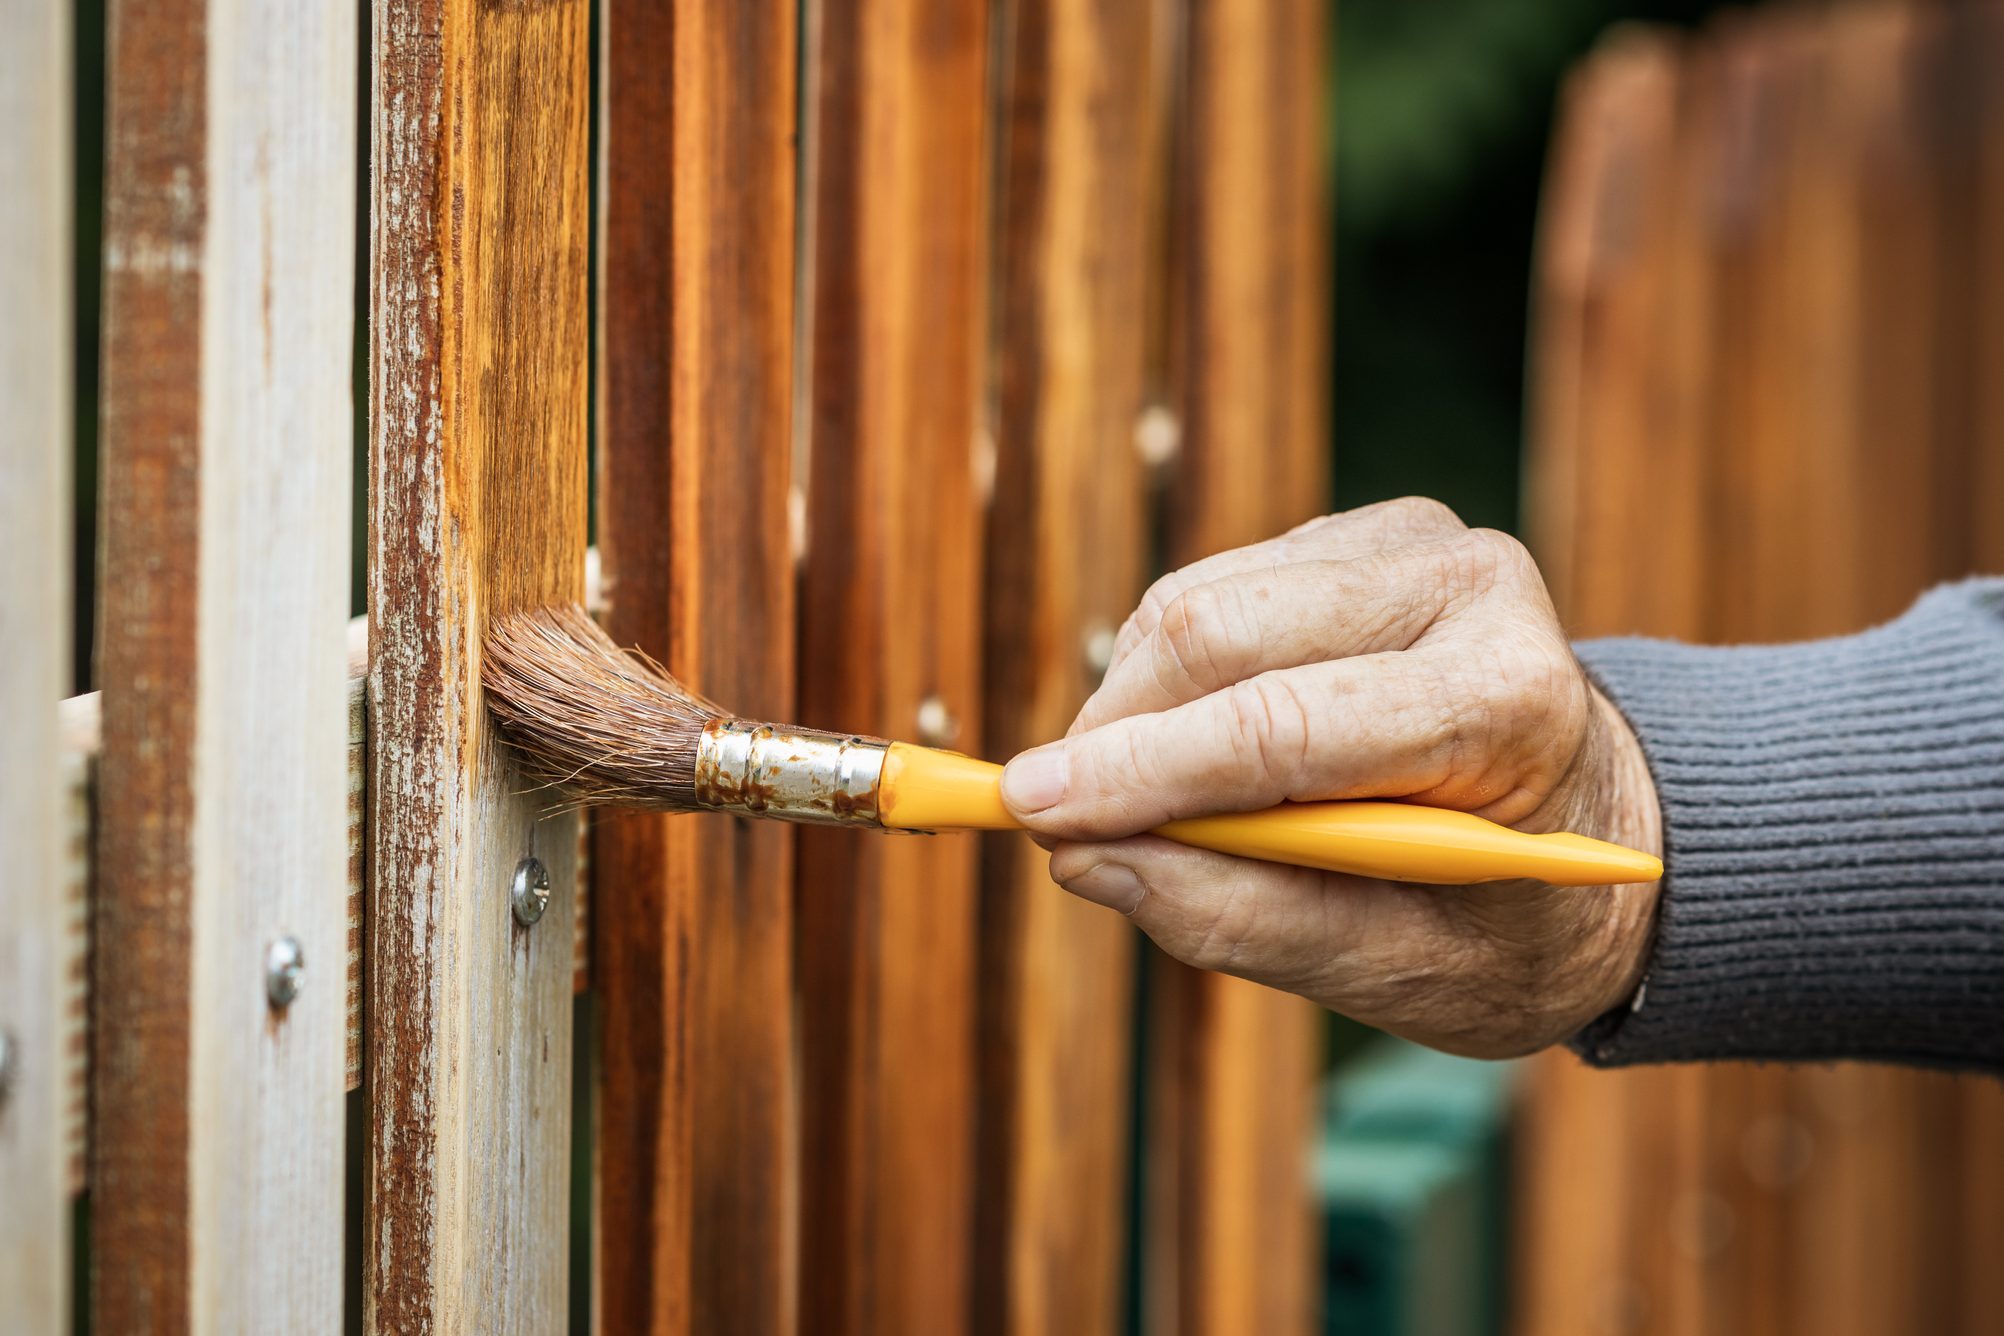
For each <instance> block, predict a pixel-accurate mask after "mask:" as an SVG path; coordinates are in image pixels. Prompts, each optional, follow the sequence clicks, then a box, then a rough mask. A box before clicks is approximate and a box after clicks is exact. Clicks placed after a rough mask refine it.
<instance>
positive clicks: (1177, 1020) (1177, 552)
mask: <svg viewBox="0 0 2004 1336" xmlns="http://www.w3.org/2000/svg"><path fill="white" fill-rule="evenodd" d="M1320 14H1321V7H1320V6H1319V5H1315V4H1312V3H1309V0H1267V2H1266V3H1261V4H1244V5H1237V6H1224V7H1213V6H1207V5H1197V4H1192V5H1190V6H1188V8H1187V12H1186V13H1185V14H1184V16H1183V21H1184V25H1185V26H1184V35H1183V49H1182V66H1181V69H1182V89H1183V108H1182V112H1181V121H1180V123H1179V125H1178V127H1177V130H1178V133H1179V135H1180V145H1179V148H1178V151H1177V162H1176V172H1177V176H1176V181H1175V194H1174V198H1173V202H1172V206H1171V217H1172V221H1173V226H1174V228H1175V235H1174V237H1173V239H1172V243H1171V254H1172V256H1173V257H1174V262H1173V264H1174V267H1173V270H1172V274H1171V280H1170V282H1171V291H1170V296H1169V310H1170V318H1171V326H1172V343H1171V374H1172V377H1173V380H1172V387H1171V392H1172V398H1173V399H1174V401H1175V402H1176V404H1177V406H1178V409H1179V416H1180V419H1181V422H1182V443H1183V444H1182V456H1181V458H1180V459H1179V460H1178V463H1177V474H1176V478H1175V482H1174V486H1173V490H1172V494H1171V498H1170V516H1169V523H1170V531H1169V535H1168V542H1167V551H1168V554H1169V562H1170V564H1171V565H1182V564H1185V563H1187V562H1190V561H1193V560H1196V559H1198V558H1200V557H1202V556H1204V555H1206V554H1208V553H1212V552H1217V551H1220V550H1222V549H1225V548H1230V547H1237V546H1241V545H1243V544H1246V543H1250V542H1256V541H1258V540H1259V539H1261V538H1265V537H1268V536H1270V535H1272V534H1274V533H1277V532H1279V531H1280V530H1282V529H1285V528H1286V527H1288V526H1289V525H1291V524H1294V523H1296V522H1299V521H1301V520H1303V519H1306V518H1308V517H1309V516H1310V515H1312V514H1314V513H1315V512H1316V511H1318V510H1320V509H1322V508H1323V507H1324V506H1325V504H1326V499H1327V495H1328V484H1327V468H1328V464H1327V459H1328V437H1327V430H1326V423H1327V416H1326V405H1325V403H1324V391H1323V389H1322V387H1323V385H1324V384H1325V383H1326V375H1327V358H1326V349H1327V344H1326V341H1325V338H1324V332H1323V329H1322V321H1323V319H1324V315H1323V314H1322V313H1323V312H1324V310H1325V308H1326V306H1327V302H1328V293H1327V290H1326V287H1325V278H1326V273H1327V270H1326V262H1325V260H1324V258H1323V248H1324V246H1325V245H1326V235H1327V228H1328V215H1327V212H1326V209H1325V207H1324V201H1323V198H1322V191H1321V188H1320V185H1319V182H1320V180H1321V168H1322V154H1321V148H1320V145H1321V142H1322V138H1321V135H1322V117H1323V115H1324V104H1323V99H1322V82H1321V77H1320V72H1321V68H1322V61H1323V57H1324V55H1325V53H1326V48H1325V45H1324V41H1323V37H1322V34H1321V31H1320V20H1319V17H1318V16H1319V15H1320ZM1157 964H1158V965H1159V969H1158V971H1157V973H1156V976H1155V979H1156V983H1157V985H1158V986H1157V990H1156V991H1157V1000H1158V1007H1157V1010H1156V1014H1155V1016H1154V1018H1153V1028H1152V1035H1151V1041H1152V1044H1153V1048H1152V1050H1151V1057H1150V1063H1151V1067H1152V1069H1153V1077H1152V1083H1153V1089H1152V1094H1151V1098H1152V1101H1153V1104H1152V1114H1151V1116H1152V1118H1153V1122H1152V1124H1151V1142H1152V1146H1151V1152H1150V1154H1151V1163H1150V1165H1149V1173H1150V1177H1151V1182H1150V1184H1149V1188H1148V1193H1149V1207H1148V1218H1149V1223H1150V1227H1151V1229H1152V1230H1153V1237H1152V1238H1151V1239H1150V1240H1149V1241H1148V1244H1147V1253H1146V1258H1147V1262H1146V1266H1147V1279H1148V1284H1149V1286H1150V1291H1149V1293H1148V1294H1147V1295H1146V1296H1145V1299H1144V1302H1145V1308H1146V1312H1147V1319H1148V1322H1149V1325H1150V1327H1151V1329H1152V1330H1155V1331H1161V1332H1173V1333H1179V1334H1182V1336H1189V1334H1191V1333H1205V1332H1224V1331H1275V1332H1278V1331H1294V1332H1304V1331H1307V1330H1308V1329H1309V1328H1310V1327H1311V1326H1313V1325H1314V1324H1315V1323H1316V1322H1317V1320H1318V1319H1317V1316H1316V1314H1317V1311H1318V1307H1317V1304H1318V1300H1317V1295H1316V1291H1315V1283H1314V1279H1315V1276H1316V1275H1317V1274H1318V1270H1317V1268H1316V1266H1315V1259H1314V1247H1313V1241H1314V1237H1315V1235H1314V1229H1313V1222H1312V1219H1311V1216H1310V1212H1309V1205H1308V1178H1307V1160H1308V1154H1309V1147H1310V1135H1311V1131H1310V1129H1311V1127H1312V1125H1313V1119H1312V1111H1313V1106H1314V1081H1315V1076H1316V1072H1317V1070H1318V1057H1319V1046H1318V1042H1317V1040H1318V1036H1319V1034H1320V1033H1321V1031H1320V1016H1319V1013H1318V1012H1317V1011H1316V1010H1315V1008H1314V1007H1312V1006H1311V1005H1310V1004H1309V1003H1307V1002H1304V1001H1302V1000H1301V999H1299V998H1293V997H1289V996H1287V995H1285V994H1281V993H1277V992H1273V991H1271V990H1266V989H1261V988H1259V987H1257V986H1255V985H1252V984H1249V983H1246V982H1244V981H1242V980H1237V979H1231V978H1226V977H1224V976H1222V975H1208V974H1198V973H1196V972H1193V971H1190V970H1188V969H1185V968H1182V967H1180V966H1176V965H1173V964H1171V963H1170V962H1168V961H1166V960H1162V961H1158V962H1157Z"/></svg>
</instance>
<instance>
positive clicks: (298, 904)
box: [91, 0, 355, 1331]
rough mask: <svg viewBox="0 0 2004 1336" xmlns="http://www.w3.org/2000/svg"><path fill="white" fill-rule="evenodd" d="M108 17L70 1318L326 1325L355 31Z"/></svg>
mask: <svg viewBox="0 0 2004 1336" xmlns="http://www.w3.org/2000/svg"><path fill="white" fill-rule="evenodd" d="M109 31H110V51H111V64H110V72H109V74H110V108H109V114H108V118H107V132H108V152H107V163H106V190H105V204H106V217H105V256H104V263H105V285H104V297H105V319H104V364H103V377H104V391H103V421H104V443H105V462H104V504H103V525H104V580H103V588H102V595H103V597H102V600H101V604H100V608H101V630H100V635H99V638H98V643H99V644H100V646H101V647H102V650H101V654H102V659H101V667H102V678H103V681H104V687H105V690H104V717H103V733H104V741H103V751H102V755H101V758H100V764H99V793H98V799H99V801H98V818H99V822H98V848H99V859H98V903H97V929H96V939H95V946H96V950H95V953H94V960H95V967H96V970H97V977H96V985H95V988H94V992H93V1005H94V1007H95V1010H96V1019H97V1021H98V1024H97V1027H96V1032H95V1037H94V1039H95V1060H94V1063H93V1068H92V1070H93V1077H94V1083H95V1095H94V1107H95V1110H96V1116H97V1119H98V1126H97V1132H98V1135H97V1136H96V1137H95V1138H93V1141H92V1169H91V1192H92V1199H93V1205H94V1208H95V1209H94V1213H93V1219H94V1237H93V1255H92V1265H93V1282H92V1293H93V1297H92V1310H93V1317H94V1320H95V1322H96V1323H97V1324H98V1325H99V1326H100V1327H102V1328H103V1329H106V1330H117V1331H124V1330H151V1331H182V1330H203V1331H206V1330H219V1329H235V1328H241V1327H248V1326H251V1325H254V1324H255V1323H256V1322H257V1321H259V1320H261V1319H262V1317H263V1316H264V1315H267V1314H269V1313H273V1312H287V1313H291V1314H294V1315H296V1318H297V1320H298V1321H299V1322H301V1323H302V1324H304V1325H305V1327H306V1328H308V1329H310V1330H321V1331H333V1330H336V1329H338V1326H339V1313H340V1304H341V1298H340V1295H341V1289H340V1251H341V1237H340V1217H341V1195H340V1194H341V1188H340V1174H341V1156H342V1099H341V1013H342V1001H343V999H342V995H341V988H340V986H339V970H338V964H337V962H339V961H340V960H341V959H342V956H343V943H342V914H341V908H340V905H341V902H340V889H339V888H340V886H341V883H342V862H343V859H342V830H343V826H344V822H343V818H342V796H341V788H342V769H343V767H342V761H341V756H342V743H343V725H342V700H343V688H342V672H341V668H340V664H341V657H342V656H341V638H342V628H343V626H344V623H345V619H346V603H347V580H348V525H347V518H346V516H347V509H348V507H347V497H348V492H349V463H348V459H349V449H350V442H351V439H352V438H351V435H350V422H351V404H350V393H351V392H350V384H349V378H348V375H347V372H346V367H347V363H348V357H349V350H350V348H351V347H352V346H353V345H352V319H353V317H352V307H351V302H352V292H353V287H352V284H351V281H350V279H351V270H350V267H349V257H350V256H351V255H352V253H353V248H352V243H351V233H350V231H349V227H348V222H347V220H348V219H350V218H352V217H353V207H354V161H355V156H354V154H355V143H354V130H353V127H354V100H353V99H354V79H353V71H354V55H355V49H354V42H355V27H354V24H353V21H352V16H351V15H350V14H349V13H348V12H347V11H345V10H344V9H343V8H342V7H341V6H340V5H338V4H335V3H331V0H329V2H326V3H305V4H297V5H287V6H283V7H258V6H239V5H236V4H230V3H222V2H221V0H217V2H215V3H203V2H202V0H172V2H170V3H161V4H138V3H119V4H114V5H113V6H112V9H111V12H110V15H109ZM280 936H291V937H293V938H295V939H297V940H298V942H299V943H300V945H301V947H302V948H303V951H304V956H305V961H306V964H307V973H306V978H305V982H304V985H303V987H302V990H301V992H300V994H299V996H298V998H297V999H296V1000H295V1001H294V1002H293V1003H292V1004H291V1005H290V1006H289V1007H286V1008H284V1009H283V1010H282V1011H273V1010H270V1009H268V1007H267V1005H266V1002H265V997H264V960H265V952H266V950H267V948H268V947H269V945H270V943H271V942H272V941H273V940H274V939H276V938H278V937H280ZM316 966H317V968H316ZM251 1255H256V1256H257V1257H258V1258H259V1259H260V1265H258V1266H255V1267H246V1266H244V1265H242V1264H241V1259H242V1258H244V1257H247V1256H251Z"/></svg>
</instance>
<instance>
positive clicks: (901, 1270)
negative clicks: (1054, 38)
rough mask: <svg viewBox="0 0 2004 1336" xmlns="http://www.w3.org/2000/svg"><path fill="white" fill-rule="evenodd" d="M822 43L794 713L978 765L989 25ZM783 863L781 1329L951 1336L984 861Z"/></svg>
mask: <svg viewBox="0 0 2004 1336" xmlns="http://www.w3.org/2000/svg"><path fill="white" fill-rule="evenodd" d="M818 21H819V31H818V36H817V46H816V51H815V55H814V59H815V60H816V65H815V68H814V73H813V84H814V87H815V88H816V90H817V91H816V101H815V103H814V105H813V106H812V108H811V114H812V115H813V116H814V117H815V118H816V120H817V126H816V134H817V145H818V148H817V155H816V159H815V162H814V166H813V180H814V182H815V194H814V198H813V203H812V211H811V217H812V219H813V231H812V233H811V234H810V235H809V236H808V237H807V238H806V243H805V244H806V245H808V246H810V247H812V249H813V261H812V266H811V273H812V275H813V280H812V282H813V286H812V289H811V291H810V293H809V296H810V299H811V300H812V302H813V307H812V311H811V314H810V316H809V318H808V320H807V322H806V323H807V324H808V326H809V327H811V330H812V338H811V341H810V342H809V344H808V349H809V358H808V364H807V365H806V367H805V368H803V371H804V374H805V375H806V376H807V377H808V381H809V384H808V387H807V394H806V403H807V404H808V406H809V407H808V411H809V415H810V416H809V419H808V423H807V439H806V447H807V454H808V459H809V461H810V466H809V467H810V474H809V478H808V512H807V537H808V541H807V549H806V557H805V561H804V562H803V565H802V586H801V599H802V610H801V641H800V647H799V663H800V669H799V672H800V697H799V714H800V716H801V717H802V718H803V719H805V720H807V721H809V722H812V723H815V724H821V725H826V726H828V727H835V728H849V729H856V730H860V731H863V732H868V733H874V734H878V735H882V736H890V737H902V738H918V739H920V740H923V741H926V742H929V743H932V744H934V745H946V746H951V747H954V748H957V749H962V750H969V751H975V752H979V751H980V750H981V746H982V735H981V724H980V718H981V699H980V673H979V653H980V620H979V618H980V603H979V597H980V573H979V571H980V568H979V555H980V544H981V515H980V511H979V498H978V497H977V495H976V481H975V478H974V475H973V461H974V447H975V439H976V425H977V418H978V414H979V410H980V402H981V386H982V354H983V344H984V338H983V336H984V334H985V329H986V327H985V323H984V319H983V297H984V287H985V284H984V278H985V271H984V263H983V262H984V255H983V251H984V246H983V240H984V229H985V224H986V214H985V199H984V194H985V191H984V186H985V168H986V160H985V154H984V149H985V142H984V134H985V129H986V108H987V99H986V98H985V97H984V96H983V91H984V88H983V86H984V82H985V78H986V73H987V46H986V37H987V34H988V16H987V7H986V5H985V4H982V3H979V2H978V0H977V2H976V3H968V2H967V0H864V3H859V4H833V5H827V6H825V7H822V8H821V10H820V13H819V15H818ZM799 839H800V871H799V882H798V884H799V891H798V911H799V916H800V918H799V937H800V943H799V954H798V958H799V962H800V963H799V971H800V1015H801V1032H800V1051H801V1075H802V1086H801V1094H800V1101H801V1187H800V1216H801V1319H802V1324H801V1325H802V1330H804V1331H810V1332H857V1333H862V1332H933V1331H947V1330H954V1329H956V1328H958V1327H960V1326H962V1325H963V1324H964V1322H965V1320H966V1315H967V1313H968V1311H969V1302H970V1293H971V1276H972V1269H973V1243H974V1231H973V1220H974V1207H973V1203H974V1174H973V1169H974V1129H975V1103H974V1061H975V1049H974V1044H975V1012H974V1006H975V936H974V934H975V922H976V910H977V906H976V901H975V874H976V868H977V862H978V854H979V850H980V845H979V841H978V840H977V839H976V838H974V837H969V836H964V835H962V836H942V837H939V838H934V839H925V838H918V839H904V838H886V839H879V838H874V837H871V836H867V835H865V836H859V835H858V834H857V833H856V832H854V831H847V830H804V831H802V832H801V834H800V836H799Z"/></svg>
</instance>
